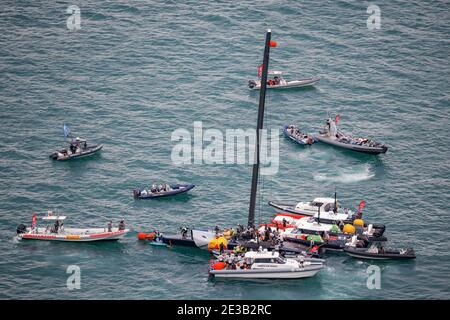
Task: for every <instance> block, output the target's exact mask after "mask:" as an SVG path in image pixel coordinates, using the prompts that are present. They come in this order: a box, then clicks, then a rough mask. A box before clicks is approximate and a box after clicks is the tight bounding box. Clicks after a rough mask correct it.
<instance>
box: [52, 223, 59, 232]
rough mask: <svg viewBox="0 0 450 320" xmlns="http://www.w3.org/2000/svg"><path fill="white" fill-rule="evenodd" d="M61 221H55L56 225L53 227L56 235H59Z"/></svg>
mask: <svg viewBox="0 0 450 320" xmlns="http://www.w3.org/2000/svg"><path fill="white" fill-rule="evenodd" d="M59 225H60V224H59V220H56V221H55V225H54V226H53V231H54V232H55V233H58V230H59Z"/></svg>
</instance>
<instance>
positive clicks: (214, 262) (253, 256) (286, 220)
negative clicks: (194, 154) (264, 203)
mask: <svg viewBox="0 0 450 320" xmlns="http://www.w3.org/2000/svg"><path fill="white" fill-rule="evenodd" d="M275 46H276V43H275V42H274V41H271V31H270V30H269V31H268V32H267V33H266V42H265V49H264V57H263V63H262V64H261V66H260V67H259V69H258V78H259V79H258V80H251V81H249V88H250V89H253V90H260V100H259V109H258V120H257V129H258V130H262V129H263V120H264V104H265V95H266V89H278V88H280V89H281V88H291V87H304V86H310V85H313V84H315V83H317V82H318V81H319V78H317V77H314V78H308V79H301V80H294V81H288V80H285V79H284V78H283V76H282V73H281V72H279V71H273V72H269V70H268V68H269V52H270V48H271V47H275ZM338 121H339V117H336V118H335V119H333V120H332V119H331V118H330V119H328V120H327V123H326V126H325V128H324V130H322V131H320V132H319V134H316V135H310V134H307V133H304V132H302V131H301V130H300V129H299V128H298V127H296V126H295V125H285V126H284V127H283V132H284V134H285V135H286V136H287V137H289V138H290V139H291V140H293V141H295V142H296V143H299V144H301V145H312V144H314V143H316V142H319V141H320V142H324V143H328V144H331V145H334V146H338V147H342V148H346V149H350V150H354V151H359V152H365V153H370V154H379V153H385V152H386V151H387V147H386V146H385V145H384V144H382V143H379V142H376V141H372V140H370V139H367V138H354V137H352V136H350V135H347V134H344V133H342V132H341V131H339V130H338V129H337V126H336V125H337V123H338ZM64 137H65V138H68V137H69V135H68V127H67V126H66V125H64ZM256 139H257V141H256V145H257V146H258V147H257V148H256V159H257V161H256V163H255V164H254V165H253V173H252V184H251V196H250V206H249V210H248V223H247V226H245V227H244V226H242V225H237V226H236V227H228V228H225V229H221V228H219V227H218V226H216V227H215V228H211V229H201V228H187V227H181V228H180V230H179V232H177V233H174V234H163V233H161V232H159V231H157V230H155V231H152V232H148V233H145V232H139V233H138V239H139V240H143V241H148V242H149V243H150V244H152V245H155V246H167V247H173V246H182V247H193V248H200V249H206V250H208V251H210V253H211V256H212V259H211V261H210V262H209V274H210V275H211V276H214V277H218V278H240V279H243V278H249V279H255V278H260V279H274V278H281V279H295V278H304V277H312V276H314V275H316V274H317V273H318V272H319V271H320V270H321V269H322V268H323V267H324V264H325V260H324V259H323V257H324V255H325V254H326V253H327V252H328V251H339V252H343V253H345V254H347V255H349V256H351V257H356V258H361V259H402V260H403V259H413V258H415V254H414V250H413V249H410V248H408V249H387V248H385V247H384V245H385V243H386V241H387V238H386V237H385V235H384V233H385V229H386V228H385V226H384V225H383V224H377V223H372V222H371V223H369V222H366V221H365V220H364V219H363V217H362V211H363V208H364V206H365V202H364V201H361V202H360V204H359V206H358V208H357V210H356V211H352V210H350V209H348V208H342V207H341V205H340V203H339V202H338V201H337V196H336V193H335V195H334V198H328V197H321V198H316V199H314V200H313V201H304V202H302V201H301V202H297V203H284V202H278V201H270V202H269V205H270V206H271V207H273V208H274V209H276V211H277V213H276V214H275V215H274V216H273V217H272V218H271V219H270V221H267V222H266V223H263V224H259V225H255V209H256V194H257V186H258V176H259V165H260V161H259V159H260V156H259V155H260V143H259V139H260V137H259V135H257V136H256ZM102 147H103V146H102V145H101V144H100V145H92V146H88V145H87V143H86V140H84V139H80V138H73V137H72V138H71V140H70V142H69V148H67V149H62V150H59V151H56V152H54V153H52V154H51V155H50V157H51V158H52V159H54V160H58V161H61V160H69V159H73V158H78V157H83V156H88V155H92V154H95V153H97V152H98V151H100V150H101V149H102ZM192 188H194V185H193V184H172V185H170V184H160V185H156V184H153V185H152V186H151V187H148V188H136V189H134V190H133V196H134V197H135V198H136V199H155V198H162V197H168V196H175V195H178V194H183V193H186V192H188V191H189V190H191V189H192ZM65 219H66V216H61V215H53V213H52V212H48V213H47V214H46V215H45V216H43V217H42V221H43V223H42V225H39V226H38V223H37V216H36V214H34V215H33V217H32V222H31V226H30V227H27V226H26V225H24V224H21V225H19V226H18V227H17V236H18V237H19V239H24V240H25V239H29V240H30V239H32V240H55V241H73V242H85V241H99V240H118V239H120V238H122V237H123V236H125V235H126V234H127V233H128V232H129V229H127V228H126V227H125V222H124V220H123V219H122V220H120V222H119V223H118V225H117V227H113V225H112V221H109V222H107V223H106V225H105V226H104V227H88V228H66V227H65V226H64V221H65ZM39 224H41V223H39Z"/></svg>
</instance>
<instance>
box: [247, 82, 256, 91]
mask: <svg viewBox="0 0 450 320" xmlns="http://www.w3.org/2000/svg"><path fill="white" fill-rule="evenodd" d="M248 87H249V88H250V89H253V88H254V87H256V82H255V80H248Z"/></svg>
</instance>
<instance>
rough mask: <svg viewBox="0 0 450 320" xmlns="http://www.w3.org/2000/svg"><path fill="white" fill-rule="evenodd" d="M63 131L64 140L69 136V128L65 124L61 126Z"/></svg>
mask: <svg viewBox="0 0 450 320" xmlns="http://www.w3.org/2000/svg"><path fill="white" fill-rule="evenodd" d="M63 130H64V139H66V138H67V137H68V136H69V127H68V126H67V124H65V123H64V126H63Z"/></svg>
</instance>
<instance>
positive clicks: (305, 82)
mask: <svg viewBox="0 0 450 320" xmlns="http://www.w3.org/2000/svg"><path fill="white" fill-rule="evenodd" d="M319 80H320V78H318V77H315V78H308V79H301V80H292V81H285V82H284V83H280V84H277V85H268V86H266V88H267V89H289V88H300V87H309V86H313V85H314V84H316V83H317V82H319ZM255 82H256V86H254V87H253V88H250V89H251V90H259V89H261V81H259V80H258V81H255Z"/></svg>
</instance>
